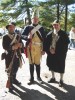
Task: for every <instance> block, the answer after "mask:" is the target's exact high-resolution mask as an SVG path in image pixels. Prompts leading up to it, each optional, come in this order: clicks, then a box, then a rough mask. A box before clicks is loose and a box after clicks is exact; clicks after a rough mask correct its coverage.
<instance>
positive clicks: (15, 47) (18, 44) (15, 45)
mask: <svg viewBox="0 0 75 100" xmlns="http://www.w3.org/2000/svg"><path fill="white" fill-rule="evenodd" d="M18 48H22V43H16V44H14V45H13V46H12V50H17V49H18Z"/></svg>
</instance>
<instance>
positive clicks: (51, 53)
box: [44, 20, 69, 86]
mask: <svg viewBox="0 0 75 100" xmlns="http://www.w3.org/2000/svg"><path fill="white" fill-rule="evenodd" d="M52 26H53V30H52V31H50V32H49V33H48V34H47V36H46V39H45V41H44V51H46V53H47V66H48V67H49V70H50V71H51V74H52V78H51V79H50V80H49V81H48V83H55V81H56V79H55V72H58V73H60V81H59V86H63V75H64V72H65V59H66V54H67V50H68V44H69V38H68V35H67V33H66V32H65V31H63V30H61V28H60V23H59V21H58V20H55V21H54V22H53V24H52Z"/></svg>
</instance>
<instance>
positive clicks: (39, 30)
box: [22, 9, 45, 85]
mask: <svg viewBox="0 0 75 100" xmlns="http://www.w3.org/2000/svg"><path fill="white" fill-rule="evenodd" d="M38 13H39V12H38V10H37V9H36V10H35V11H34V13H33V15H32V24H31V25H27V26H26V27H25V29H24V31H23V33H22V35H23V36H24V37H25V40H27V43H26V47H27V55H28V59H29V66H30V80H29V81H30V82H29V83H28V85H31V84H33V83H34V66H35V67H36V73H37V80H38V81H39V82H40V83H41V82H42V79H41V77H40V63H41V57H42V54H44V51H43V41H44V39H45V33H44V28H43V27H42V26H41V25H40V24H39V15H38Z"/></svg>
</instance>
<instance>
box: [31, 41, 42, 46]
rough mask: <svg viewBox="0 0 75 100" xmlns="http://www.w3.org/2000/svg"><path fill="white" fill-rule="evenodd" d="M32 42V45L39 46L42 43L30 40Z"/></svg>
mask: <svg viewBox="0 0 75 100" xmlns="http://www.w3.org/2000/svg"><path fill="white" fill-rule="evenodd" d="M32 44H33V45H39V46H41V45H42V43H40V42H32Z"/></svg>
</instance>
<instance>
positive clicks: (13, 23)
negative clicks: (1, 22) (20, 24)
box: [6, 22, 16, 29]
mask: <svg viewBox="0 0 75 100" xmlns="http://www.w3.org/2000/svg"><path fill="white" fill-rule="evenodd" d="M11 25H14V26H16V23H15V22H11V23H9V24H8V25H6V29H8V27H9V26H11Z"/></svg>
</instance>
